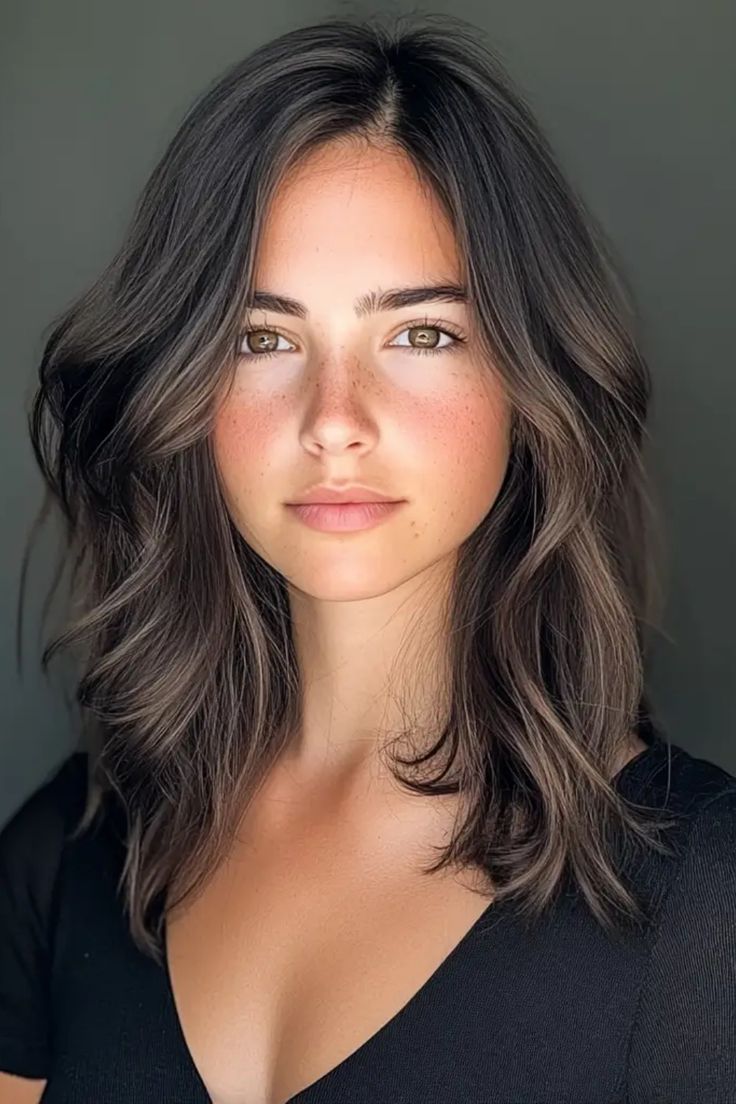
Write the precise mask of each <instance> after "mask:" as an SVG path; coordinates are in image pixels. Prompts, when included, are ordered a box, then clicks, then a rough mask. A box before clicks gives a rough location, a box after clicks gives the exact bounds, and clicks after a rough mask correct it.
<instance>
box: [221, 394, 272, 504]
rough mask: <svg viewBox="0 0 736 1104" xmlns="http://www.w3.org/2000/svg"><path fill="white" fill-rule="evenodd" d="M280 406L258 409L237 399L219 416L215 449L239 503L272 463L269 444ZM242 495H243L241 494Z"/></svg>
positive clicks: (232, 495)
mask: <svg viewBox="0 0 736 1104" xmlns="http://www.w3.org/2000/svg"><path fill="white" fill-rule="evenodd" d="M280 418H283V412H281V413H279V407H278V403H276V402H273V403H269V402H262V403H259V404H258V406H257V407H254V405H253V404H252V403H251V402H248V403H246V402H245V401H243V400H238V398H237V397H235V398H233V399H231V400H229V401H228V402H227V403H226V404H225V405H224V406H223V407H222V408H221V409H220V410H219V411H218V413H217V416H216V418H215V421H214V424H213V427H212V447H213V451H214V454H215V459H216V461H217V466H218V468H219V470H220V474H221V477H222V480H223V482H224V484H225V488H226V490H227V491H228V494H229V496H230V498H231V499H233V500H237V499H238V497H242V495H243V492H246V491H247V490H248V484H249V482H251V481H252V482H253V483H254V484H255V483H257V482H258V481H259V480H260V479H262V478H263V476H264V475H265V474H266V472H267V470H268V466H269V462H270V450H269V447H268V446H269V442H272V441H273V440H274V437H275V436H276V432H277V426H278V422H279V419H280ZM238 492H240V494H238Z"/></svg>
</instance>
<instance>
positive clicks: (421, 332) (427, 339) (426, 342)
mask: <svg viewBox="0 0 736 1104" xmlns="http://www.w3.org/2000/svg"><path fill="white" fill-rule="evenodd" d="M408 333H409V334H410V335H411V336H410V338H409V340H410V341H412V339H413V340H414V342H415V347H416V348H418V349H427V348H429V349H433V348H434V347H435V346H436V345H438V344H439V334H440V331H439V330H438V329H437V327H436V326H411V327H410V329H409V330H408Z"/></svg>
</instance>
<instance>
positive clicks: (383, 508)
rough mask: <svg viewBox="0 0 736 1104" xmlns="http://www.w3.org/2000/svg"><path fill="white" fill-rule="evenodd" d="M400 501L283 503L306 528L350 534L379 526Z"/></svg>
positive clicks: (402, 503) (397, 506)
mask: <svg viewBox="0 0 736 1104" xmlns="http://www.w3.org/2000/svg"><path fill="white" fill-rule="evenodd" d="M404 501H405V500H401V501H399V502H391V501H382V502H307V503H287V507H288V509H289V510H291V511H292V512H293V513H295V514H296V516H297V517H298V518H299V520H300V521H302V522H303V523H304V524H305V525H308V526H309V527H310V529H319V530H320V531H321V532H323V533H352V532H355V531H357V530H361V529H371V528H373V526H374V525H379V524H380V522H382V521H384V520H386V518H388V517H390V516H391V514H393V513H394V512H395V511H396V510H397V509H398V508H399V506H403V505H404Z"/></svg>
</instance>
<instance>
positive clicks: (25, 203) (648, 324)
mask: <svg viewBox="0 0 736 1104" xmlns="http://www.w3.org/2000/svg"><path fill="white" fill-rule="evenodd" d="M409 7H410V8H411V10H415V11H419V12H422V11H447V10H452V11H454V12H455V13H456V14H458V15H461V16H463V17H465V18H466V19H469V20H470V21H472V22H474V23H476V24H477V25H478V26H479V27H482V28H483V30H484V31H485V32H487V33H488V35H489V36H490V41H491V43H492V45H493V46H494V48H495V49H496V50H497V52H498V53H499V54H500V56H501V59H502V60H503V61H504V63H505V64H506V66H507V68H508V69H509V71H510V73H511V76H512V77H513V78H514V79H515V81H516V82H517V84H518V85H519V86H520V88H521V90H522V91H523V92H524V93H525V94H526V96H527V98H528V99H529V100H530V101H531V103H532V106H533V107H534V109H535V110H536V112H537V115H538V117H539V119H540V121H541V122H542V125H543V126H544V128H545V129H546V131H547V133H548V134H549V136H550V138H551V140H552V142H553V145H554V146H555V147H556V149H557V151H558V154H559V157H560V160H561V161H562V164H563V166H564V167H565V169H566V171H567V173H568V176H569V177H570V179H571V180H572V182H573V184H574V186H575V187H576V188H578V189H579V190H580V192H581V193H582V194H583V196H584V198H585V200H586V201H587V203H588V205H589V206H590V207H591V208H592V210H593V212H594V213H595V214H596V215H597V217H598V218H599V219H600V220H601V222H602V223H603V225H604V227H605V229H606V230H607V231H608V233H609V235H610V236H611V237H612V238H613V241H614V243H615V245H616V248H617V250H618V253H619V256H620V258H621V260H622V262H623V264H624V267H625V271H626V274H627V276H628V279H629V281H630V283H631V284H632V286H633V288H634V291H635V294H636V298H637V302H638V304H639V310H640V313H641V317H642V320H643V326H642V334H641V338H642V343H643V348H644V352H645V355H646V356H647V357H648V359H649V362H650V365H651V368H652V373H653V377H654V386H655V395H654V404H653V409H652V413H651V419H650V434H651V447H650V449H649V450H648V454H649V457H650V467H651V470H652V472H653V475H654V480H655V488H656V492H657V495H658V497H659V499H660V501H661V503H662V508H663V512H664V516H665V521H666V527H667V533H666V535H667V540H668V544H669V560H670V568H669V577H668V579H667V581H666V587H667V596H668V601H667V609H666V615H665V621H664V629H665V635H664V636H663V637H660V641H659V644H658V647H657V650H656V653H655V655H654V657H653V662H652V663H651V665H650V671H649V682H650V689H651V692H652V696H653V699H654V702H655V704H656V706H657V708H658V712H659V715H660V717H661V719H662V720H663V721H664V723H665V725H666V727H667V730H668V732H669V735H670V737H671V738H672V740H673V741H674V742H675V743H678V744H680V745H681V746H682V747H685V748H687V750H689V751H690V752H691V753H692V754H697V755H700V756H702V757H705V758H708V759H711V760H712V761H714V762H717V763H719V764H720V765H722V766H724V767H725V768H726V769H727V770H729V771H731V772H733V773H736V738H735V737H734V735H733V733H734V717H735V716H736V710H735V708H734V698H733V697H732V693H731V691H732V683H733V680H734V676H735V675H736V663H735V662H734V659H735V649H734V640H733V601H734V587H733V583H732V572H733V568H734V563H735V562H736V540H735V534H734V529H735V526H734V462H733V447H732V444H731V435H732V432H733V426H734V418H733V409H734V405H735V404H736V378H735V374H734V357H733V349H734V345H735V344H736V341H735V339H736V333H735V332H734V329H735V327H734V310H733V306H732V301H733V298H734V290H735V288H736V279H735V265H734V242H735V240H736V239H735V238H734V233H733V231H734V214H733V209H734V161H735V160H736V157H735V153H736V150H735V148H734V102H735V99H734V94H735V92H736V68H735V67H734V65H733V54H734V45H736V35H735V34H734V29H735V25H736V14H735V13H736V6H734V5H733V4H732V3H731V2H730V0H699V2H698V3H695V0H691V2H690V3H686V2H683V0H644V2H642V0H617V2H616V3H615V4H611V3H603V2H600V0H554V2H553V3H550V2H549V0H475V2H473V0H464V2H460V0H457V2H456V3H453V4H437V3H435V4H432V5H428V6H414V5H411V6H409ZM402 10H409V8H408V7H404V6H403V5H400V4H380V3H379V4H376V5H368V6H364V5H360V4H354V3H353V4H351V3H348V4H340V3H332V4H322V3H316V2H309V0H298V2H294V3H291V4H289V3H285V2H284V0H272V2H271V3H269V4H267V5H264V4H262V3H257V4H256V3H252V2H249V0H206V2H205V0H199V2H195V0H126V2H125V3H120V2H119V0H114V2H113V0H62V2H59V0H12V2H10V3H8V0H4V4H3V8H2V16H1V17H0V18H1V21H2V27H1V29H0V43H1V44H2V45H0V153H1V163H0V174H1V175H0V195H1V201H2V206H1V214H0V219H1V222H0V230H1V233H2V241H1V243H0V246H1V247H0V278H1V279H2V288H3V293H2V296H1V297H0V303H1V308H0V309H1V310H2V318H1V322H2V377H1V379H2V389H3V394H2V404H1V406H0V417H1V418H2V426H1V427H0V450H1V452H0V458H1V460H2V464H1V465H0V467H1V471H0V481H1V485H2V518H3V523H4V524H3V542H2V549H1V551H0V555H1V556H2V571H1V573H0V603H1V607H0V610H1V614H2V616H1V625H2V630H1V632H2V635H1V636H0V659H1V661H2V662H1V664H0V669H1V673H0V679H1V680H2V684H1V688H2V722H1V723H2V728H1V730H0V731H1V733H2V735H1V736H0V820H2V819H4V818H5V815H6V814H9V813H10V812H11V810H12V809H13V808H15V807H16V806H17V805H18V804H19V803H20V801H21V800H22V799H23V797H24V796H25V795H26V794H27V793H28V792H30V790H31V789H32V788H33V787H34V786H35V785H36V784H37V783H38V782H39V781H40V780H41V779H42V778H43V777H45V776H46V774H47V773H48V771H49V770H50V769H51V768H52V767H53V766H54V765H55V764H56V763H57V762H59V761H61V759H62V758H63V757H64V756H65V755H66V754H68V753H69V751H70V750H71V749H72V748H73V747H74V746H75V744H76V740H77V733H76V731H75V729H74V717H73V714H70V713H69V712H68V710H67V708H66V705H65V695H66V696H68V695H69V693H70V687H71V673H72V670H73V669H72V667H71V665H70V664H69V663H67V665H66V671H65V670H64V666H63V661H62V663H58V661H54V663H55V666H53V665H52V672H54V671H55V672H56V674H55V676H54V677H52V681H51V682H50V683H48V682H47V681H45V680H44V679H43V678H42V676H41V674H40V673H39V672H38V670H37V668H38V655H39V654H40V648H39V644H38V630H39V626H40V620H39V617H40V608H41V602H42V600H43V598H44V596H45V593H46V589H47V587H48V583H49V581H50V578H51V575H50V572H51V570H52V567H53V564H54V562H55V560H54V555H55V552H56V544H55V539H54V534H55V532H56V529H54V528H51V527H47V528H46V529H45V530H44V535H43V539H42V540H41V541H39V542H38V543H37V545H36V548H35V552H34V556H33V559H32V561H31V565H30V573H29V579H28V601H27V606H26V611H27V612H26V626H25V633H24V650H25V662H24V670H23V674H22V678H21V677H19V675H18V672H17V669H16V661H15V618H16V603H17V593H18V581H19V570H20V564H21V556H22V551H23V547H24V543H25V540H26V536H27V533H28V529H29V526H30V523H31V521H32V519H33V517H34V515H35V512H36V509H37V507H38V504H39V502H40V497H41V486H42V485H41V480H40V476H39V474H38V472H37V470H36V467H35V461H34V459H33V456H32V452H31V448H30V444H29V442H28V438H27V431H26V411H27V409H28V405H29V401H30V396H31V394H32V391H33V389H34V387H35V380H36V369H37V364H38V360H39V357H40V354H41V350H42V345H43V342H42V336H41V333H42V329H43V328H44V327H45V326H46V325H47V324H48V322H49V321H50V319H51V317H52V315H54V314H55V313H57V312H58V311H60V310H61V309H62V308H64V307H65V306H66V305H67V304H68V303H69V302H70V301H71V299H72V298H73V297H74V296H75V295H76V294H77V293H79V292H80V291H82V290H83V288H85V286H86V285H87V283H88V282H89V281H90V280H92V279H93V278H94V277H95V275H96V274H97V273H98V272H99V271H100V269H101V268H102V266H103V265H104V264H105V263H106V262H107V261H108V260H109V258H110V256H111V254H112V252H113V251H114V249H115V248H116V246H117V244H118V242H119V239H120V236H121V234H122V233H123V230H124V228H125V227H126V225H127V222H128V219H129V217H130V215H131V213H132V207H133V203H134V200H135V198H136V196H137V194H138V192H139V190H140V188H141V187H142V185H143V183H144V181H145V179H146V177H147V176H148V174H149V173H150V171H151V170H152V168H153V166H154V164H155V162H156V160H157V159H158V157H159V156H160V154H161V153H162V151H163V148H164V145H165V143H166V142H167V140H168V139H169V137H170V136H171V135H172V134H173V132H174V130H175V129H176V127H177V125H178V122H179V120H180V119H181V116H182V114H183V112H184V111H185V109H186V108H187V107H188V105H189V103H190V102H191V100H192V98H193V97H194V96H195V95H196V94H197V93H198V92H199V91H200V90H201V89H202V88H203V87H204V86H205V85H206V84H207V83H208V82H209V81H210V80H211V79H213V78H214V77H215V76H216V75H217V74H218V73H219V72H220V71H221V70H222V69H223V68H224V67H225V66H226V65H229V64H230V63H231V62H233V61H235V60H237V59H238V58H240V57H242V56H243V55H244V54H246V53H248V52H249V51H250V50H251V49H252V48H253V47H254V46H255V45H257V44H258V43H260V42H263V41H265V40H266V39H269V38H272V37H274V36H275V35H277V34H280V33H281V32H283V31H285V30H288V29H290V28H291V27H294V26H300V25H304V24H307V23H311V22H314V21H316V20H318V19H321V18H323V17H325V16H328V15H343V14H361V15H367V14H372V13H374V12H399V11H402ZM62 593H63V591H62ZM57 605H58V603H57ZM52 623H54V624H55V622H52Z"/></svg>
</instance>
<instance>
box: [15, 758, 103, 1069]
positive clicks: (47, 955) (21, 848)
mask: <svg viewBox="0 0 736 1104" xmlns="http://www.w3.org/2000/svg"><path fill="white" fill-rule="evenodd" d="M86 760H87V756H86V753H84V752H75V753H74V754H73V755H71V756H69V757H68V758H67V759H65V760H64V762H63V763H62V764H61V766H60V767H57V768H56V769H55V770H54V772H53V774H52V776H51V777H50V778H49V779H48V780H47V781H45V782H44V783H43V784H42V785H40V786H39V787H38V788H37V789H36V790H35V791H34V792H33V793H32V794H31V795H30V797H28V798H26V800H25V801H24V802H23V804H22V805H21V806H20V808H19V809H18V810H17V811H16V812H15V813H14V814H13V815H12V816H11V818H10V820H9V821H8V822H7V823H6V824H5V825H4V827H3V828H2V830H1V831H0V1070H2V1071H3V1072H4V1073H14V1074H18V1075H19V1076H21V1077H33V1078H41V1077H47V1076H48V1070H49V1064H50V1033H49V985H50V971H51V953H52V945H53V904H54V893H55V889H56V885H57V878H58V874H59V869H60V863H61V857H62V853H63V848H64V844H65V841H66V834H67V831H70V830H71V828H73V827H74V826H75V824H76V821H73V818H74V817H75V816H77V814H81V811H82V808H83V801H84V795H85V793H86V780H87V765H86Z"/></svg>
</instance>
